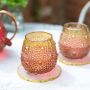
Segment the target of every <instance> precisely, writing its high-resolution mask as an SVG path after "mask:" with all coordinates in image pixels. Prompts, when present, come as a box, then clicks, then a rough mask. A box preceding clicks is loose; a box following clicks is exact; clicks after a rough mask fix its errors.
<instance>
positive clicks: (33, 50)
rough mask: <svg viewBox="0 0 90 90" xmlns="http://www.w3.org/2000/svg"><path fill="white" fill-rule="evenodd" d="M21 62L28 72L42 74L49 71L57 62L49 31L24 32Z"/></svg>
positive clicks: (53, 43)
mask: <svg viewBox="0 0 90 90" xmlns="http://www.w3.org/2000/svg"><path fill="white" fill-rule="evenodd" d="M21 62H22V65H23V67H24V69H25V70H26V71H28V72H30V73H35V74H43V73H47V72H49V71H51V70H52V69H53V68H54V67H55V65H56V62H57V51H56V46H55V42H54V40H53V37H52V35H51V34H50V33H47V32H40V31H38V32H31V33H28V34H26V36H25V40H24V43H23V47H22V53H21Z"/></svg>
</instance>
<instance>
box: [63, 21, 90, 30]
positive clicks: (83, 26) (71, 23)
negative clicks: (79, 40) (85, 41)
mask: <svg viewBox="0 0 90 90" xmlns="http://www.w3.org/2000/svg"><path fill="white" fill-rule="evenodd" d="M69 25H70V26H71V25H75V26H76V25H77V28H78V30H82V29H84V28H86V29H87V30H88V31H89V29H88V25H86V24H83V23H78V22H67V23H65V24H64V29H67V30H72V29H69Z"/></svg>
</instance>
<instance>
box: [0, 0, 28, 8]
mask: <svg viewBox="0 0 90 90" xmlns="http://www.w3.org/2000/svg"><path fill="white" fill-rule="evenodd" d="M27 3H28V0H0V7H3V6H8V7H12V8H15V7H23V8H24V7H25V6H26V5H27Z"/></svg>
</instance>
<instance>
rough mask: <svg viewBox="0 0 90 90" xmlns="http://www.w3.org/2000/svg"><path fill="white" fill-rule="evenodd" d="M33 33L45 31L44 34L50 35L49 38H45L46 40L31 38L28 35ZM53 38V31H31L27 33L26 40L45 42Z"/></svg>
mask: <svg viewBox="0 0 90 90" xmlns="http://www.w3.org/2000/svg"><path fill="white" fill-rule="evenodd" d="M32 33H44V34H47V35H48V36H49V37H48V38H47V39H45V40H40V41H39V40H30V39H29V38H28V37H27V36H28V35H30V34H32ZM52 38H53V36H52V34H51V33H48V32H44V31H35V32H30V33H27V34H26V35H25V39H26V40H29V41H30V42H45V41H48V40H50V39H52Z"/></svg>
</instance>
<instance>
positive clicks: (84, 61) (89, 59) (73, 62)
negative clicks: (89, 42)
mask: <svg viewBox="0 0 90 90" xmlns="http://www.w3.org/2000/svg"><path fill="white" fill-rule="evenodd" d="M58 60H59V61H60V62H62V63H64V64H67V65H85V64H90V53H89V54H88V55H87V56H85V57H83V58H81V59H70V58H66V57H64V56H63V55H61V54H59V56H58Z"/></svg>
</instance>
